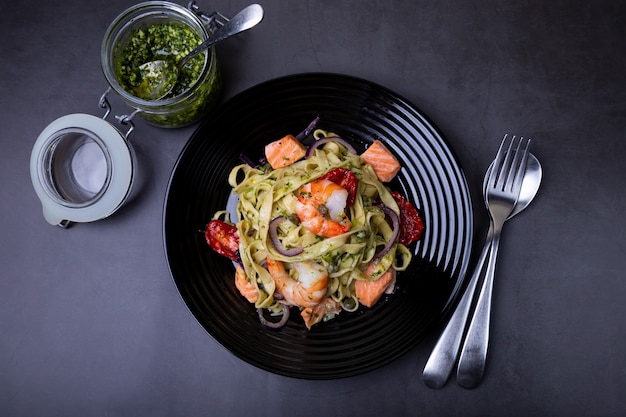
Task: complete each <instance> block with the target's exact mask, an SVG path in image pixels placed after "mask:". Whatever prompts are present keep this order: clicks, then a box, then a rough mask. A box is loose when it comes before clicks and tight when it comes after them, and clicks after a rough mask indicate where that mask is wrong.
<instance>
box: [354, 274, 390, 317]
mask: <svg viewBox="0 0 626 417" xmlns="http://www.w3.org/2000/svg"><path fill="white" fill-rule="evenodd" d="M370 266H371V265H370ZM369 269H371V268H368V270H369ZM367 272H368V271H366V272H365V273H366V274H367ZM395 284H396V270H395V269H393V267H391V268H389V269H388V270H387V271H385V273H384V274H382V275H381V276H380V278H378V279H375V280H374V281H363V280H358V281H356V282H355V284H354V289H355V290H356V296H357V298H358V299H359V302H360V303H361V304H363V305H364V306H366V307H372V306H373V305H374V304H376V302H377V301H378V300H379V299H380V297H382V296H383V294H384V293H385V292H386V293H391V291H392V290H393V287H394V286H395Z"/></svg>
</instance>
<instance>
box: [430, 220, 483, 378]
mask: <svg viewBox="0 0 626 417" xmlns="http://www.w3.org/2000/svg"><path fill="white" fill-rule="evenodd" d="M492 236H493V224H492V223H491V222H490V224H489V231H488V233H487V238H486V239H485V245H484V246H483V249H482V252H481V253H480V257H479V258H478V263H477V264H476V267H475V269H474V272H473V274H472V277H471V279H470V281H469V283H468V285H467V288H466V289H465V293H464V294H463V297H462V298H461V300H460V301H459V304H458V305H457V306H456V309H455V310H454V313H453V314H452V317H450V321H448V324H447V325H446V327H445V329H444V330H443V333H442V334H441V336H439V340H438V341H437V344H436V345H435V347H434V349H433V351H432V353H431V354H430V357H429V358H428V362H426V366H425V367H424V371H423V373H422V379H423V380H424V383H425V384H426V386H428V387H430V388H435V389H437V388H441V387H442V386H443V385H444V384H445V383H446V381H447V380H448V378H449V377H450V373H451V372H452V368H454V364H455V363H456V358H457V355H458V353H459V348H460V346H461V340H462V338H463V332H464V331H465V327H466V323H467V318H468V316H469V311H470V307H471V305H472V300H473V298H474V292H475V291H476V286H477V284H478V281H479V278H480V276H481V273H482V271H483V266H484V264H485V261H486V259H487V255H488V254H489V252H490V250H489V249H490V247H491V238H492Z"/></svg>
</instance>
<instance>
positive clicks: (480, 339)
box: [456, 228, 502, 388]
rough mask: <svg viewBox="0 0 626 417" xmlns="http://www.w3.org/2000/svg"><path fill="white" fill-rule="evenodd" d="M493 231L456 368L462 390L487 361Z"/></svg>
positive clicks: (494, 252)
mask: <svg viewBox="0 0 626 417" xmlns="http://www.w3.org/2000/svg"><path fill="white" fill-rule="evenodd" d="M501 230H502V229H501V228H496V230H495V231H494V235H493V240H492V242H491V248H490V251H489V263H488V264H487V272H486V273H485V279H484V281H483V284H482V287H481V289H480V294H479V296H478V301H477V302H476V308H475V310H474V315H473V317H472V321H471V322H470V325H469V329H468V330H467V335H466V336H465V342H464V343H463V349H462V350H461V356H460V357H459V364H458V367H457V374H456V380H457V383H458V384H459V385H460V386H462V387H464V388H474V387H475V386H477V385H478V384H479V383H480V381H481V379H482V377H483V373H484V371H485V363H486V361H487V346H488V345H489V324H490V319H491V293H492V290H493V279H494V276H495V270H496V258H497V256H498V247H499V246H500V231H501Z"/></svg>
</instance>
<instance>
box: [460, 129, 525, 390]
mask: <svg viewBox="0 0 626 417" xmlns="http://www.w3.org/2000/svg"><path fill="white" fill-rule="evenodd" d="M506 142H507V135H505V136H504V139H503V140H502V143H501V144H500V148H499V149H498V153H497V155H496V159H495V161H494V165H493V169H492V171H491V174H490V176H489V180H488V183H487V189H486V194H485V200H486V203H487V206H488V208H489V215H490V218H491V227H490V229H489V234H488V236H487V241H486V243H485V246H486V245H490V248H489V256H488V258H489V261H488V263H487V271H486V272H485V278H484V280H483V283H482V287H481V289H480V294H479V296H478V301H477V302H476V307H475V310H474V314H473V316H472V319H471V322H470V325H469V328H468V330H467V335H466V336H465V342H464V344H463V348H462V350H461V355H460V357H459V363H458V365H457V383H458V384H459V385H460V386H462V387H464V388H473V387H475V386H476V385H478V384H479V383H480V381H481V379H482V376H483V373H484V370H485V363H486V359H487V346H488V344H489V325H490V318H491V317H490V316H491V298H492V290H493V280H494V276H495V269H496V258H497V255H498V247H499V245H500V235H501V233H502V226H503V225H504V222H505V221H506V219H507V217H508V216H509V215H510V214H511V212H512V211H513V209H514V208H515V204H516V203H517V199H518V197H519V193H520V190H521V187H522V178H523V176H524V173H525V172H526V163H527V160H528V148H529V146H530V139H529V140H527V141H526V142H525V141H524V138H523V137H521V138H520V139H519V141H518V143H517V146H516V148H515V149H513V148H514V145H515V136H513V137H512V138H511V141H510V143H509V145H508V149H507V150H506V151H505V147H506V146H505V145H506ZM524 143H525V146H524ZM522 147H524V149H523V150H522Z"/></svg>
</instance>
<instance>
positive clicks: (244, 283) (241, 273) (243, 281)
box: [235, 264, 259, 304]
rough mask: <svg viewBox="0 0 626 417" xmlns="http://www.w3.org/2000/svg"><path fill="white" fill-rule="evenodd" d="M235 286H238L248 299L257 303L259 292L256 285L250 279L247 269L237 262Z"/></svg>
mask: <svg viewBox="0 0 626 417" xmlns="http://www.w3.org/2000/svg"><path fill="white" fill-rule="evenodd" d="M235 287H237V289H238V290H239V292H240V293H241V295H243V296H244V297H245V298H246V300H248V301H249V302H251V303H253V304H254V303H256V300H257V299H258V298H259V294H257V291H256V288H254V285H252V283H251V282H250V281H248V277H247V275H246V271H245V270H244V269H243V267H242V266H241V265H239V264H235Z"/></svg>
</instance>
